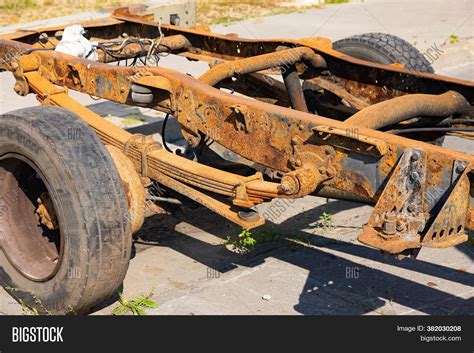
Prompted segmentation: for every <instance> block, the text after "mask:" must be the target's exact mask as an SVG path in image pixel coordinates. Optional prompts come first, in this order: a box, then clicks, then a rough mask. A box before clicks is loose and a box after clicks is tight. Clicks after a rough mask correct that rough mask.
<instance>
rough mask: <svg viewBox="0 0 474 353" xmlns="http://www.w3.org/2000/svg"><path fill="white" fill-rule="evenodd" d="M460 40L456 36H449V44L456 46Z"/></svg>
mask: <svg viewBox="0 0 474 353" xmlns="http://www.w3.org/2000/svg"><path fill="white" fill-rule="evenodd" d="M458 40H459V37H458V36H457V35H455V34H451V35H450V36H449V43H451V44H454V43H456V42H457V41H458Z"/></svg>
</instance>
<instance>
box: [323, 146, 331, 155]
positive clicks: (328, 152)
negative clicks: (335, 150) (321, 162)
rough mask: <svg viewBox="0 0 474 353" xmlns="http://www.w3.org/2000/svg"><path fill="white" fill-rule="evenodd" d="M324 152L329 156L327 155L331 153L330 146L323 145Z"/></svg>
mask: <svg viewBox="0 0 474 353" xmlns="http://www.w3.org/2000/svg"><path fill="white" fill-rule="evenodd" d="M324 153H326V155H328V156H329V155H330V154H331V153H332V151H331V147H325V148H324Z"/></svg>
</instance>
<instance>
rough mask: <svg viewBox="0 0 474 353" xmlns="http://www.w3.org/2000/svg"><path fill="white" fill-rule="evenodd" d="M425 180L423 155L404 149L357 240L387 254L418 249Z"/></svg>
mask: <svg viewBox="0 0 474 353" xmlns="http://www.w3.org/2000/svg"><path fill="white" fill-rule="evenodd" d="M425 180H426V153H425V152H424V151H423V150H419V149H414V148H413V149H412V148H410V149H407V150H406V151H405V152H404V153H403V155H402V156H401V158H400V160H399V162H398V164H397V166H396V167H395V169H394V171H393V173H392V176H391V177H390V179H389V181H388V183H387V185H386V186H385V189H384V190H383V192H382V194H381V195H380V198H379V200H378V201H377V204H376V205H375V207H374V210H373V212H372V215H371V217H370V219H369V221H368V223H367V225H366V226H364V231H363V233H362V234H360V235H359V237H358V239H359V241H360V242H362V243H364V244H367V245H370V246H373V247H376V248H379V249H381V250H384V251H387V252H390V253H399V252H401V251H403V250H405V249H409V248H419V247H421V242H420V239H421V236H420V232H422V231H423V229H424V228H425V226H426V223H427V221H428V219H429V213H428V212H427V204H426V202H425V200H424V191H425V190H424V187H425V186H424V185H425Z"/></svg>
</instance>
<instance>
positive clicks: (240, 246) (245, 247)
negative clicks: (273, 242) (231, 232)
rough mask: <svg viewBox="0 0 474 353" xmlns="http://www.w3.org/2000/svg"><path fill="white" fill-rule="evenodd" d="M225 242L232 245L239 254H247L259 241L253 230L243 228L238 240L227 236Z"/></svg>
mask: <svg viewBox="0 0 474 353" xmlns="http://www.w3.org/2000/svg"><path fill="white" fill-rule="evenodd" d="M224 244H230V245H232V246H233V247H234V249H235V250H237V252H238V253H239V254H246V253H249V252H250V251H252V250H253V249H254V248H255V246H256V245H257V241H256V240H255V238H254V237H253V236H252V232H250V231H249V230H248V229H242V231H241V232H240V234H239V236H238V238H237V240H232V239H231V237H227V239H226V240H225V241H224Z"/></svg>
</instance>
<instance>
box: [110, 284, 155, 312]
mask: <svg viewBox="0 0 474 353" xmlns="http://www.w3.org/2000/svg"><path fill="white" fill-rule="evenodd" d="M153 294H154V291H153V290H152V291H151V292H150V293H148V295H146V296H137V297H134V298H132V299H125V298H124V297H123V294H122V293H120V292H118V295H119V298H120V299H119V303H120V304H119V306H117V307H115V308H114V309H113V310H112V314H113V315H126V314H128V313H131V314H132V315H139V316H144V315H146V311H145V310H144V309H156V308H158V304H156V302H154V301H153V300H151V299H150V298H151V297H152V295H153Z"/></svg>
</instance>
